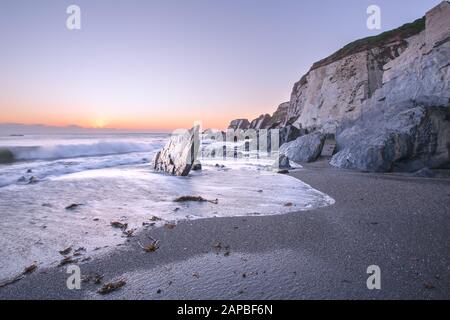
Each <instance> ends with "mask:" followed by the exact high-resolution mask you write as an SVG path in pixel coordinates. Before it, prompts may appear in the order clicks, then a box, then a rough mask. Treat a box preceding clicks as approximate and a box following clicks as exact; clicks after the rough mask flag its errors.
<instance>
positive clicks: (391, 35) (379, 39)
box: [311, 17, 425, 69]
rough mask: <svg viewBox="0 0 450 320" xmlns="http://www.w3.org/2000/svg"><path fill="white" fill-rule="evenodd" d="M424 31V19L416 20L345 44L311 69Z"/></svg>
mask: <svg viewBox="0 0 450 320" xmlns="http://www.w3.org/2000/svg"><path fill="white" fill-rule="evenodd" d="M423 30H425V17H422V18H420V19H417V20H416V21H414V22H411V23H407V24H404V25H403V26H401V27H399V28H397V29H393V30H389V31H386V32H383V33H381V34H379V35H377V36H372V37H367V38H363V39H359V40H356V41H353V42H351V43H349V44H347V45H346V46H345V47H343V48H342V49H340V50H339V51H337V52H336V53H334V54H332V55H331V56H329V57H328V58H325V59H323V60H320V61H319V62H316V63H315V64H314V65H313V67H312V68H311V69H317V68H319V67H322V66H325V65H327V64H330V63H332V62H334V61H336V60H340V59H342V58H344V57H346V56H349V55H352V54H355V53H358V52H361V51H364V50H369V49H372V48H376V47H381V46H383V45H386V44H388V43H390V42H393V41H401V40H404V39H406V38H409V37H411V36H413V35H415V34H417V33H419V32H421V31H423Z"/></svg>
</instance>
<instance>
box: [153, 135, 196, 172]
mask: <svg viewBox="0 0 450 320" xmlns="http://www.w3.org/2000/svg"><path fill="white" fill-rule="evenodd" d="M199 130H200V128H199V126H195V127H193V128H192V129H190V130H186V131H184V132H182V133H179V134H173V135H172V137H171V138H170V139H169V141H168V142H167V144H166V145H165V146H164V148H163V149H162V150H161V151H159V152H158V153H157V154H156V156H155V159H154V169H155V170H156V171H162V172H167V173H169V174H172V175H176V176H187V175H188V174H189V171H190V170H191V168H192V167H193V165H194V163H195V161H196V159H197V155H198V150H199V147H200V139H199Z"/></svg>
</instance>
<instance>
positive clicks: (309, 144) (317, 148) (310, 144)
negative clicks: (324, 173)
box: [280, 132, 325, 163]
mask: <svg viewBox="0 0 450 320" xmlns="http://www.w3.org/2000/svg"><path fill="white" fill-rule="evenodd" d="M324 141H325V134H323V133H321V132H314V133H310V134H307V135H305V136H301V137H299V138H297V139H296V140H294V141H291V142H288V143H285V144H283V145H282V146H281V147H280V154H283V155H285V156H287V157H288V158H289V159H290V160H292V161H294V162H297V163H302V162H313V161H315V160H316V159H317V158H318V157H319V155H320V153H321V151H322V147H323V143H324Z"/></svg>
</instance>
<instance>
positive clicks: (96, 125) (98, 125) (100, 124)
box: [94, 119, 106, 129]
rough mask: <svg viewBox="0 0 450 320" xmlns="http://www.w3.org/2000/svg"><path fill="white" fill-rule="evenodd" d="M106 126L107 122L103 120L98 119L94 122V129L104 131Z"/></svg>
mask: <svg viewBox="0 0 450 320" xmlns="http://www.w3.org/2000/svg"><path fill="white" fill-rule="evenodd" d="M105 126H106V122H105V120H103V119H96V120H95V121H94V128H99V129H102V128H104V127H105Z"/></svg>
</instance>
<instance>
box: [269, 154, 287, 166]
mask: <svg viewBox="0 0 450 320" xmlns="http://www.w3.org/2000/svg"><path fill="white" fill-rule="evenodd" d="M272 168H274V169H291V165H290V164H289V158H288V157H286V156H285V155H284V154H280V155H279V156H278V159H277V160H275V162H274V163H273V165H272Z"/></svg>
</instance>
